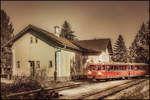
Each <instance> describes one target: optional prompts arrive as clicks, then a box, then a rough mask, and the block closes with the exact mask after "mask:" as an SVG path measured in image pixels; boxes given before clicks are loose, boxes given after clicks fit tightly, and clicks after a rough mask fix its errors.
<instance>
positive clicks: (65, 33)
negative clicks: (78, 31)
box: [60, 21, 76, 40]
mask: <svg viewBox="0 0 150 100" xmlns="http://www.w3.org/2000/svg"><path fill="white" fill-rule="evenodd" d="M73 33H74V31H72V30H71V27H70V24H69V23H68V22H67V21H65V22H64V24H63V25H62V29H61V34H60V37H63V38H66V39H68V40H74V38H75V37H76V36H75V35H74V34H73Z"/></svg>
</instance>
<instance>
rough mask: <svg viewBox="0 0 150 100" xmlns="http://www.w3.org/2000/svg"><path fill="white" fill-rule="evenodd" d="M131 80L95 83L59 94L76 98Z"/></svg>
mask: <svg viewBox="0 0 150 100" xmlns="http://www.w3.org/2000/svg"><path fill="white" fill-rule="evenodd" d="M128 81H131V80H117V81H108V82H103V83H101V82H100V83H95V84H87V85H84V86H81V87H78V88H73V89H68V90H62V91H59V94H62V95H63V96H67V97H71V98H74V97H75V96H78V95H82V94H86V93H88V92H92V91H96V90H99V91H101V90H104V89H106V88H110V87H114V86H117V85H120V84H123V83H126V82H128Z"/></svg>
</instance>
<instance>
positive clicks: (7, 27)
mask: <svg viewBox="0 0 150 100" xmlns="http://www.w3.org/2000/svg"><path fill="white" fill-rule="evenodd" d="M13 31H14V29H13V25H12V23H11V22H10V18H9V16H7V14H6V12H5V11H4V10H3V9H1V32H0V36H1V41H0V42H1V68H2V69H3V70H4V71H3V72H4V73H5V74H8V73H11V66H12V52H11V47H9V46H7V47H4V45H5V44H6V43H7V42H8V41H9V40H10V39H11V38H12V37H13ZM2 69H1V70H2Z"/></svg>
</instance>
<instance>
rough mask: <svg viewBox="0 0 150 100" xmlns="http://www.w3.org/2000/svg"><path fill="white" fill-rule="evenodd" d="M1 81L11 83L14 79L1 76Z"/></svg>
mask: <svg viewBox="0 0 150 100" xmlns="http://www.w3.org/2000/svg"><path fill="white" fill-rule="evenodd" d="M1 83H6V84H11V83H13V80H9V79H6V78H1Z"/></svg>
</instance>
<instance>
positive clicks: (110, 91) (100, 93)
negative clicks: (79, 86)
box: [59, 79, 146, 99]
mask: <svg viewBox="0 0 150 100" xmlns="http://www.w3.org/2000/svg"><path fill="white" fill-rule="evenodd" d="M145 80H146V79H140V80H139V79H138V80H134V79H133V80H129V81H127V82H125V83H121V84H118V85H117V86H116V85H114V86H111V87H106V88H104V89H97V90H94V91H87V92H84V93H79V94H76V95H65V94H64V95H62V96H61V97H59V99H104V98H106V97H107V96H111V95H114V94H116V93H118V92H120V91H122V90H124V89H127V88H129V87H132V86H133V85H136V84H139V83H141V82H144V81H145Z"/></svg>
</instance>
